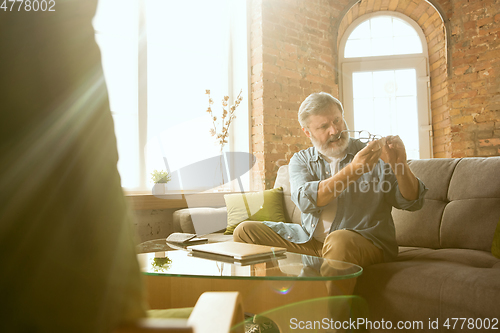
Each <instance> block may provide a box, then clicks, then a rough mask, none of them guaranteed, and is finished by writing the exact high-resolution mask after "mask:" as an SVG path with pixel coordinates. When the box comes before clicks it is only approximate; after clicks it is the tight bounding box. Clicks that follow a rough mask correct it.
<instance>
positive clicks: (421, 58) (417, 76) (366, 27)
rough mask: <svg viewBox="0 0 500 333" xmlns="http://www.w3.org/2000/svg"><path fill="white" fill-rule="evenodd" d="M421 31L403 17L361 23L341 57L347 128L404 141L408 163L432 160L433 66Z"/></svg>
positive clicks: (348, 37)
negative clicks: (398, 137) (420, 159)
mask: <svg viewBox="0 0 500 333" xmlns="http://www.w3.org/2000/svg"><path fill="white" fill-rule="evenodd" d="M417 29H420V28H419V27H418V25H416V24H413V25H412V23H411V21H410V19H409V18H406V19H405V18H403V17H402V14H396V13H394V15H387V14H386V13H380V14H369V15H367V16H365V17H360V18H359V19H358V20H356V21H355V22H353V24H352V26H351V27H349V28H348V29H347V31H346V36H345V37H344V38H343V39H342V42H341V49H342V46H343V54H342V55H343V56H341V57H340V62H341V68H342V74H343V75H342V91H343V102H344V108H345V117H346V121H347V124H348V125H349V126H350V127H351V128H352V129H354V130H367V131H369V132H370V133H373V134H376V135H381V136H388V135H399V136H400V137H401V139H402V140H403V142H404V144H405V147H406V151H407V156H408V158H409V159H418V158H430V157H431V155H432V154H431V144H430V129H431V127H430V125H429V124H430V123H429V121H430V118H429V103H428V89H429V88H428V83H429V77H428V74H429V73H428V60H427V57H426V55H425V52H424V47H425V46H426V45H425V44H424V43H425V38H423V34H422V33H420V34H419V33H418V32H417ZM369 57H376V58H374V59H373V60H372V59H370V58H369Z"/></svg>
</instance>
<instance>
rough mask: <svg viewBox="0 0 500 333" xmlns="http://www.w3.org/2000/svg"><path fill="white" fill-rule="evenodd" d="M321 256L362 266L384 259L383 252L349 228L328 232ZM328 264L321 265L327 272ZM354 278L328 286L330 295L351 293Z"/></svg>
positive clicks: (354, 283) (354, 281) (324, 271)
mask: <svg viewBox="0 0 500 333" xmlns="http://www.w3.org/2000/svg"><path fill="white" fill-rule="evenodd" d="M323 257H324V258H326V259H334V260H340V261H345V262H350V263H353V264H356V265H358V266H361V267H363V268H365V267H367V266H370V265H373V264H377V263H381V262H383V261H384V253H383V251H382V250H381V249H379V248H378V247H376V246H375V245H374V244H373V243H372V242H371V241H370V240H368V239H366V238H365V237H363V236H361V235H360V234H358V233H357V232H355V231H351V230H336V231H334V232H332V233H330V234H329V235H328V236H327V237H326V239H325V243H324V244H323ZM329 268H330V266H328V265H323V267H322V268H321V269H322V273H324V274H327V272H326V270H328V269H329ZM355 285H356V279H346V280H338V281H336V282H335V283H332V284H331V285H330V286H329V292H330V294H331V295H352V293H353V291H354V286H355Z"/></svg>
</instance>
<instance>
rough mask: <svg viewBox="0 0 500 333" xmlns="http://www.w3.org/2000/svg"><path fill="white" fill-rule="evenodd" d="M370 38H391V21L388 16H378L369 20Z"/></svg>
mask: <svg viewBox="0 0 500 333" xmlns="http://www.w3.org/2000/svg"><path fill="white" fill-rule="evenodd" d="M370 25H371V37H372V38H385V37H390V36H392V20H391V17H390V16H378V17H374V18H372V19H371V20H370Z"/></svg>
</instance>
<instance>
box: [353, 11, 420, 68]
mask: <svg viewBox="0 0 500 333" xmlns="http://www.w3.org/2000/svg"><path fill="white" fill-rule="evenodd" d="M422 50H423V49H422V41H421V40H420V37H419V35H418V33H417V31H415V29H414V28H413V27H412V26H411V25H410V24H408V23H407V22H405V21H404V20H401V19H399V18H396V17H392V16H376V17H373V18H371V19H368V20H367V21H365V22H362V23H361V24H360V25H358V26H357V27H356V28H355V29H354V30H353V31H352V33H351V34H350V35H349V38H348V39H347V42H346V46H345V51H344V57H346V58H355V57H373V56H384V55H395V54H414V53H422Z"/></svg>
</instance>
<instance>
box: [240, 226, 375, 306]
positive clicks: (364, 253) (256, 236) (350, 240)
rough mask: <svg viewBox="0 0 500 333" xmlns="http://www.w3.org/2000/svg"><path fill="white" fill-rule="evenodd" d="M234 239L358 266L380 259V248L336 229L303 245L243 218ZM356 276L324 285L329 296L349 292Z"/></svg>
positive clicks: (371, 263) (351, 291)
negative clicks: (320, 238) (320, 240)
mask: <svg viewBox="0 0 500 333" xmlns="http://www.w3.org/2000/svg"><path fill="white" fill-rule="evenodd" d="M233 239H234V241H235V242H243V243H251V244H261V245H269V246H279V247H284V248H286V249H287V251H289V252H295V253H301V254H307V255H312V256H317V257H323V258H326V259H333V260H340V261H345V262H350V263H353V264H356V265H358V266H361V267H363V268H364V267H367V266H369V265H373V264H377V263H381V262H383V261H384V255H383V251H382V250H381V249H379V248H378V247H376V246H375V245H374V244H373V243H372V242H371V241H370V240H368V239H366V238H365V237H363V236H361V235H360V234H358V233H357V232H354V231H350V230H336V231H333V232H331V233H330V234H329V235H328V236H327V237H326V239H325V242H324V243H321V242H319V241H317V240H316V239H314V238H313V239H311V240H310V241H308V242H307V243H304V244H295V243H292V242H290V241H287V240H286V239H284V238H282V237H281V236H280V235H278V234H277V233H276V232H274V231H273V230H272V229H271V228H269V227H268V226H266V225H265V224H263V223H261V222H254V221H245V222H242V223H240V225H238V226H237V227H236V229H235V230H234V234H233ZM355 285H356V279H347V280H338V281H335V282H334V283H330V284H327V287H328V291H329V294H330V295H332V296H333V295H352V293H353V291H354V287H355Z"/></svg>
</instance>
